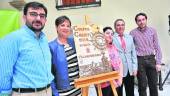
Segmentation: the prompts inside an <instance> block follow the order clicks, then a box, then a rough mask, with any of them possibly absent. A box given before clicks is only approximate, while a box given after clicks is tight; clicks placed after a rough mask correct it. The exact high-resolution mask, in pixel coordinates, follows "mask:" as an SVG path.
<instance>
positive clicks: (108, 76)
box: [74, 71, 119, 96]
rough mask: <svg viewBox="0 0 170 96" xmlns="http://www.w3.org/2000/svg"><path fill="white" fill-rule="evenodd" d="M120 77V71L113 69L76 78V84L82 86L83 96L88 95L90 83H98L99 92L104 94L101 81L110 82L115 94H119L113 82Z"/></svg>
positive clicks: (115, 95) (100, 95) (77, 86)
mask: <svg viewBox="0 0 170 96" xmlns="http://www.w3.org/2000/svg"><path fill="white" fill-rule="evenodd" d="M118 78H119V73H118V72H117V71H112V72H108V73H102V74H99V75H94V76H88V77H83V78H79V79H76V80H75V81H74V83H75V84H74V85H75V87H76V88H82V96H88V88H89V86H90V85H97V89H98V94H99V96H102V91H101V83H104V82H110V85H111V87H112V90H113V93H114V96H118V95H117V92H116V87H115V85H114V84H113V80H115V79H118Z"/></svg>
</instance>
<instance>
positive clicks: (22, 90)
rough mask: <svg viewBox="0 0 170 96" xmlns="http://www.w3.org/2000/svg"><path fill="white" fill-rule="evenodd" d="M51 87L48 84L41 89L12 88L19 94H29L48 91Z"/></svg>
mask: <svg viewBox="0 0 170 96" xmlns="http://www.w3.org/2000/svg"><path fill="white" fill-rule="evenodd" d="M49 87H50V84H48V85H47V86H45V87H41V88H12V90H13V91H15V92H19V93H29V92H38V91H42V90H45V89H48V88H49Z"/></svg>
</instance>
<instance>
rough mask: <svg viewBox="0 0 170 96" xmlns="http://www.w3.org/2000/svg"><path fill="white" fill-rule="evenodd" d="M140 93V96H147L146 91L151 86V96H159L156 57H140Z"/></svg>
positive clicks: (138, 75)
mask: <svg viewBox="0 0 170 96" xmlns="http://www.w3.org/2000/svg"><path fill="white" fill-rule="evenodd" d="M137 77H138V87H139V88H138V91H139V96H147V93H146V89H147V85H148V86H149V91H150V95H149V96H158V89H157V81H158V76H157V71H156V60H155V56H154V55H148V56H138V74H137Z"/></svg>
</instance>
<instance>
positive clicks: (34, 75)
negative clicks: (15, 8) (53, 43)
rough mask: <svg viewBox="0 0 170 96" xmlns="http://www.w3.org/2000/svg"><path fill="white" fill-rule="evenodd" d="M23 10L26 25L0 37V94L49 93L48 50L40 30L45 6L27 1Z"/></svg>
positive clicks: (27, 95)
mask: <svg viewBox="0 0 170 96" xmlns="http://www.w3.org/2000/svg"><path fill="white" fill-rule="evenodd" d="M23 14H24V15H23V19H24V21H25V25H24V26H23V27H22V28H20V29H19V30H17V31H14V32H11V33H10V34H9V35H7V36H5V37H4V38H2V39H1V45H0V75H1V76H0V95H2V94H6V95H10V94H12V96H52V92H51V87H50V83H51V81H52V80H53V75H52V73H51V54H50V49H49V47H48V41H47V38H46V36H45V34H44V33H43V32H42V29H43V28H44V25H45V22H46V17H47V9H46V7H45V6H44V5H43V4H41V3H38V2H30V3H27V4H26V5H25V7H24V10H23ZM10 96H11V95H10Z"/></svg>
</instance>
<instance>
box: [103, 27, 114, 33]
mask: <svg viewBox="0 0 170 96" xmlns="http://www.w3.org/2000/svg"><path fill="white" fill-rule="evenodd" d="M108 29H110V30H112V31H113V29H112V27H110V26H107V27H104V28H103V32H104V33H105V32H106V30H108Z"/></svg>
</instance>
